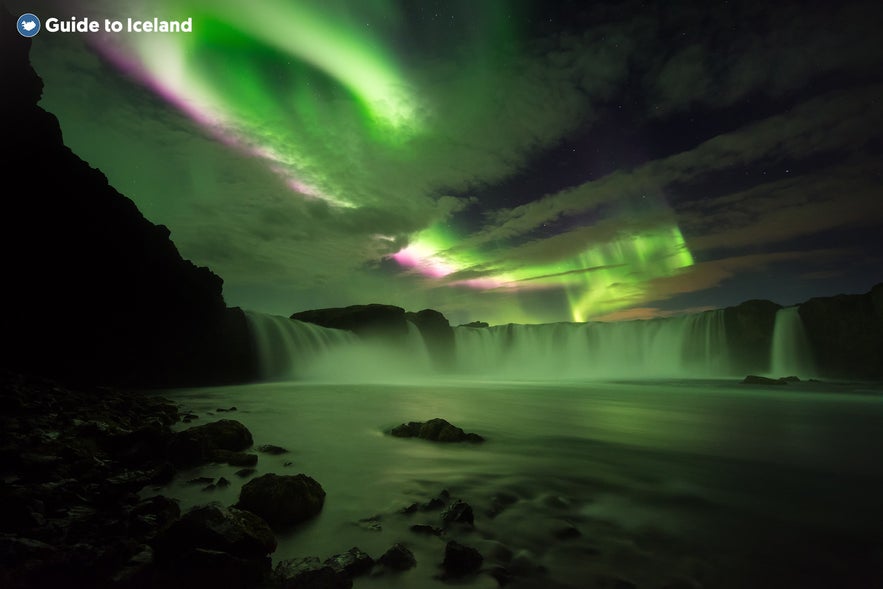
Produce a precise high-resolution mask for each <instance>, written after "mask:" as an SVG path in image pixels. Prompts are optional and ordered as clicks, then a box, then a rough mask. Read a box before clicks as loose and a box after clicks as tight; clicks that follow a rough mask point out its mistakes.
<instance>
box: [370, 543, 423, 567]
mask: <svg viewBox="0 0 883 589" xmlns="http://www.w3.org/2000/svg"><path fill="white" fill-rule="evenodd" d="M377 562H379V563H380V564H382V565H383V566H385V567H389V568H391V569H393V570H397V571H406V570H408V569H410V568H413V567H415V566H417V559H416V558H414V553H413V552H411V551H410V550H408V548H407V547H406V546H404V545H403V544H394V545H393V546H392V548H390V549H389V550H387V551H386V552H384V553H383V556H381V557H380V558H379V559H377Z"/></svg>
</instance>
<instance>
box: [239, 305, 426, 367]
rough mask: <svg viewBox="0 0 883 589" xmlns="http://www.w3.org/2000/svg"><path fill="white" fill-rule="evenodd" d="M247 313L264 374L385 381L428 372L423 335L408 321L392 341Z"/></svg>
mask: <svg viewBox="0 0 883 589" xmlns="http://www.w3.org/2000/svg"><path fill="white" fill-rule="evenodd" d="M246 317H247V319H248V324H249V328H250V329H251V334H252V338H253V340H254V342H255V347H256V349H257V354H258V361H259V366H260V376H261V378H262V379H263V380H292V379H297V380H322V381H334V382H386V381H391V380H396V379H397V378H400V377H418V376H426V375H428V374H430V373H431V372H432V370H431V360H430V357H429V352H428V351H427V349H426V344H425V342H424V341H423V336H422V335H421V334H420V330H419V329H418V328H417V326H416V325H414V324H413V323H412V322H411V321H408V322H407V328H408V331H407V335H405V336H404V337H403V339H402V341H401V342H393V341H379V340H368V341H366V340H363V339H361V338H359V337H358V336H357V335H356V334H354V333H352V332H350V331H346V330H342V329H329V328H326V327H321V326H319V325H314V324H312V323H305V322H303V321H297V320H296V319H289V318H287V317H280V316H276V315H265V314H263V313H254V312H246Z"/></svg>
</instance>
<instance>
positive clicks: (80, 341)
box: [0, 10, 257, 387]
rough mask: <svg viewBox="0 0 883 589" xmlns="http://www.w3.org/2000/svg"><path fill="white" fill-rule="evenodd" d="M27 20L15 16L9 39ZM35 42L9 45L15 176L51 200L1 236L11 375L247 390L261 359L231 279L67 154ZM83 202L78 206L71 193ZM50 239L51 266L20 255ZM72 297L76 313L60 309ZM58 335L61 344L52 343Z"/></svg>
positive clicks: (20, 206)
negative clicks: (234, 302)
mask: <svg viewBox="0 0 883 589" xmlns="http://www.w3.org/2000/svg"><path fill="white" fill-rule="evenodd" d="M14 22H15V17H13V16H10V15H8V13H7V12H6V11H5V10H4V16H3V18H2V23H3V27H4V30H12V28H11V27H13V26H14ZM30 46H31V41H30V40H29V39H25V38H23V37H21V36H20V35H5V34H4V35H3V37H2V48H0V54H2V55H3V59H2V62H0V68H2V74H0V78H2V80H3V87H4V88H8V89H9V90H7V91H5V92H4V100H3V106H2V110H0V117H2V128H3V134H2V137H0V147H2V153H4V154H5V155H4V169H6V170H15V172H16V175H17V177H18V178H39V179H40V190H39V191H32V192H31V195H30V197H28V198H15V199H9V202H7V203H6V204H5V205H4V218H5V219H14V220H15V227H14V230H7V231H4V232H3V233H2V234H0V251H3V252H7V253H6V254H4V256H3V269H4V270H3V271H4V283H6V284H15V285H16V288H15V289H9V290H8V292H6V293H5V294H4V299H3V307H4V308H5V309H15V312H14V313H7V314H6V316H5V318H4V322H3V333H4V337H5V338H6V341H9V342H15V345H14V346H7V347H8V348H9V349H8V350H4V354H3V356H4V357H3V364H4V366H5V367H7V368H10V369H12V370H15V371H18V372H21V373H31V374H42V375H46V376H51V377H53V378H60V379H63V380H66V381H68V382H81V383H103V384H113V385H122V386H140V387H147V386H152V387H161V386H185V385H193V384H197V383H199V384H202V385H205V384H207V383H217V382H234V381H239V382H241V381H245V380H248V379H249V378H251V377H254V376H256V375H257V358H256V357H255V354H254V352H253V350H252V348H251V339H250V334H249V331H248V325H247V323H246V320H245V316H244V314H243V313H242V312H241V311H239V310H238V309H235V310H234V309H227V308H226V306H225V303H224V298H223V292H222V286H223V281H222V280H221V278H220V277H218V276H217V275H215V274H214V273H212V272H211V271H210V270H209V269H207V268H204V267H197V266H196V265H194V264H193V263H192V262H190V261H188V260H185V259H184V258H182V257H181V254H180V253H179V252H178V250H177V248H176V247H175V244H174V243H173V242H172V241H171V240H170V238H169V236H170V232H169V230H168V229H167V228H166V227H164V226H162V225H155V224H153V223H151V222H150V221H148V220H147V219H146V218H145V217H144V216H143V215H142V214H141V212H140V211H139V210H138V208H137V207H136V206H135V204H134V203H133V202H132V201H131V200H130V199H129V198H127V197H125V196H123V195H122V194H120V193H119V192H118V191H117V190H115V189H114V188H113V187H112V186H111V185H110V184H109V182H108V179H107V177H106V176H105V175H104V174H103V173H101V171H99V170H97V169H95V168H93V167H92V166H90V165H89V163H87V162H86V161H84V160H83V159H81V158H79V157H78V156H77V155H76V154H75V153H73V152H72V151H71V150H70V149H69V148H68V147H67V146H65V144H64V138H63V136H62V132H61V127H60V125H59V122H58V119H57V118H56V117H55V116H54V115H52V114H50V113H49V112H47V111H45V110H44V109H43V108H42V107H41V106H40V105H39V104H38V102H39V100H40V97H41V94H42V87H43V84H42V82H41V80H40V78H39V76H38V75H37V73H36V72H35V71H34V69H33V68H32V67H31V65H30V63H29V60H28V53H29V49H30ZM74 194H77V195H83V198H71V195H74ZM28 235H40V236H41V238H40V247H41V251H44V252H53V257H52V263H51V264H50V263H47V261H46V260H43V259H42V258H40V257H39V256H33V255H18V254H16V255H12V254H11V252H15V251H20V250H21V248H22V246H23V244H24V243H25V241H23V236H28ZM62 290H63V291H64V307H65V309H66V311H65V312H60V313H46V312H45V310H46V309H51V308H57V307H58V304H59V294H60V292H61V291H62ZM47 334H52V336H51V338H47Z"/></svg>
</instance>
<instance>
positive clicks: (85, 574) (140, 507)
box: [0, 371, 179, 589]
mask: <svg viewBox="0 0 883 589" xmlns="http://www.w3.org/2000/svg"><path fill="white" fill-rule="evenodd" d="M0 407H2V408H3V411H2V414H0V481H2V482H0V586H2V587H3V588H4V589H9V588H15V587H55V586H68V587H70V586H82V587H97V586H105V585H107V584H108V583H109V581H110V580H111V579H112V578H114V577H115V576H117V575H119V574H122V571H123V570H124V569H126V568H127V566H128V564H129V563H130V561H135V560H137V558H136V557H137V556H138V555H139V554H140V555H142V558H147V556H148V555H149V553H150V551H149V549H148V547H147V544H148V543H150V542H151V541H152V539H153V538H154V537H155V536H156V535H157V534H159V533H161V532H162V531H163V530H164V529H165V528H167V527H168V526H169V525H170V524H171V523H172V522H174V521H175V520H176V519H177V518H178V516H179V510H178V505H177V503H176V502H174V501H172V500H171V499H168V498H165V497H161V496H157V497H152V498H150V499H145V500H141V499H140V498H139V497H138V495H137V494H136V493H137V492H138V491H139V490H141V488H142V487H143V486H145V485H148V484H156V483H161V482H164V481H167V480H168V479H169V478H170V477H171V476H173V475H174V466H173V465H172V464H170V463H168V462H167V461H166V450H165V449H166V445H167V444H168V443H169V441H170V439H171V438H172V436H173V434H172V432H171V429H170V426H171V424H173V423H174V422H175V421H176V420H177V416H178V411H177V409H176V408H175V406H174V405H172V404H171V403H169V402H168V401H167V400H165V399H161V398H158V397H153V396H146V395H137V394H132V393H126V392H123V391H118V390H114V389H107V388H96V389H80V388H70V387H66V386H63V385H61V384H59V383H57V382H53V381H49V380H44V379H37V378H30V377H25V376H21V375H17V374H11V373H7V372H3V371H0ZM147 562H148V563H149V562H150V558H147ZM142 565H143V563H142Z"/></svg>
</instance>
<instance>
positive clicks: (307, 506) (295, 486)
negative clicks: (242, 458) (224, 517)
mask: <svg viewBox="0 0 883 589" xmlns="http://www.w3.org/2000/svg"><path fill="white" fill-rule="evenodd" d="M324 503H325V490H324V489H323V488H322V485H320V484H319V483H317V482H316V481H315V480H314V479H312V478H311V477H308V476H307V475H305V474H297V475H277V474H272V473H271V474H265V475H263V476H260V477H257V478H255V479H252V480H250V481H249V482H247V483H246V484H245V485H243V486H242V490H241V491H240V494H239V503H238V504H237V507H239V508H240V509H245V510H248V511H251V512H252V513H255V514H257V515H259V516H261V517H262V518H264V519H265V520H266V521H267V523H269V524H270V525H271V526H273V527H277V528H278V527H284V526H288V525H292V524H296V523H299V522H302V521H304V520H306V519H309V518H311V517H313V516H315V515H316V514H318V513H319V511H321V510H322V506H323V505H324Z"/></svg>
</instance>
